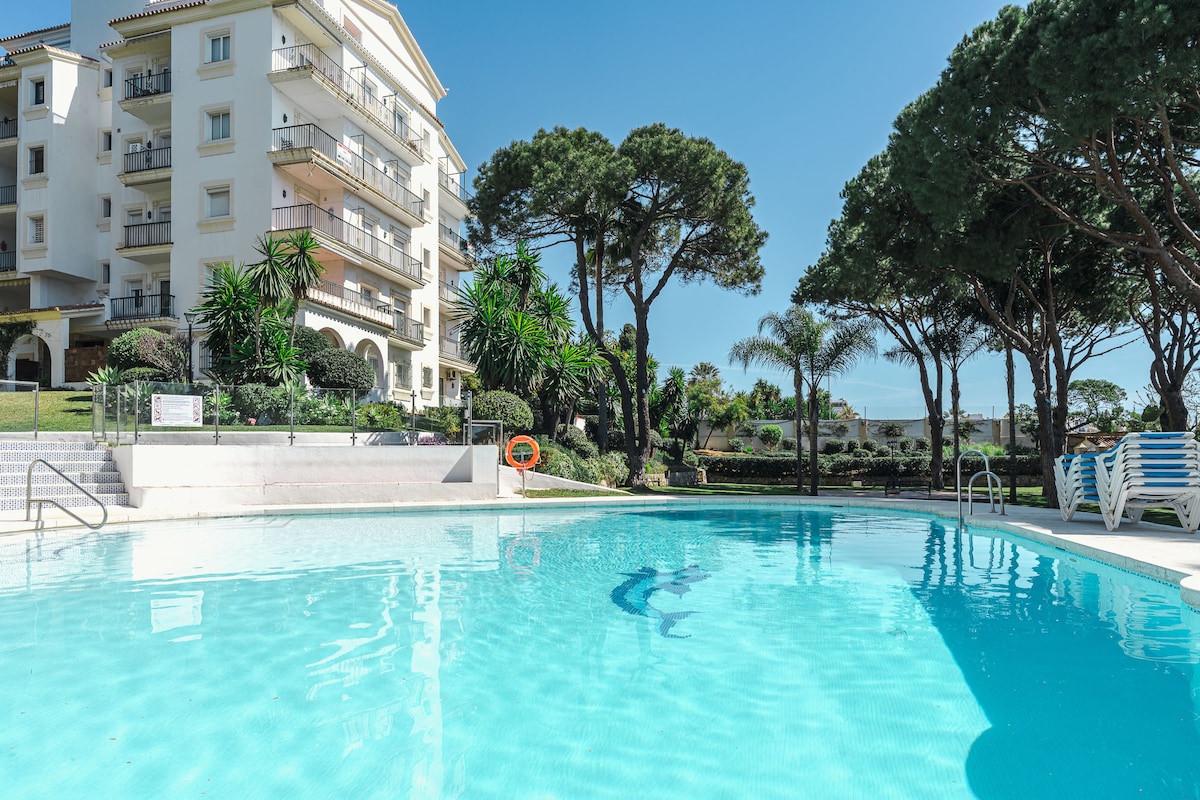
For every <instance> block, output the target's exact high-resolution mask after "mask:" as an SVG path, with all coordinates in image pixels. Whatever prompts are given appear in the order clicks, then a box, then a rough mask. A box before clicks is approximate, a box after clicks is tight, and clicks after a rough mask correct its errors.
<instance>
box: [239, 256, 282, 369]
mask: <svg viewBox="0 0 1200 800" xmlns="http://www.w3.org/2000/svg"><path fill="white" fill-rule="evenodd" d="M254 250H255V251H256V252H257V253H258V254H259V255H260V256H262V260H260V261H256V262H255V263H253V264H251V265H250V266H249V275H250V285H251V287H252V288H253V289H254V291H255V293H256V294H257V295H258V313H257V314H256V315H255V320H254V359H255V361H257V362H258V363H259V364H262V317H263V312H265V311H266V310H267V309H269V308H274V307H275V306H277V305H279V303H280V302H282V301H283V299H284V298H285V297H291V295H292V288H291V286H292V273H291V270H290V269H288V263H287V262H288V248H287V242H286V240H285V239H277V238H276V237H274V236H272V235H270V234H268V235H266V236H259V237H258V241H257V242H256V243H255V245H254Z"/></svg>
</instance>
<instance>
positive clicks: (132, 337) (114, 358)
mask: <svg viewBox="0 0 1200 800" xmlns="http://www.w3.org/2000/svg"><path fill="white" fill-rule="evenodd" d="M165 335H166V334H163V333H159V332H158V331H156V330H153V329H151V328H134V329H133V330H131V331H126V332H125V333H122V334H121V335H120V336H118V337H117V338H115V339H113V340H112V344H110V345H109V346H108V356H107V360H108V365H109V366H110V367H116V368H117V369H121V370H125V369H133V368H134V367H149V366H151V365H150V364H147V363H146V362H145V361H143V360H142V357H141V356H140V355H139V354H138V349H139V348H138V345H139V343H140V342H141V340H142V339H145V338H148V337H154V336H165Z"/></svg>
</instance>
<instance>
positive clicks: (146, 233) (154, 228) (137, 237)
mask: <svg viewBox="0 0 1200 800" xmlns="http://www.w3.org/2000/svg"><path fill="white" fill-rule="evenodd" d="M156 244H171V221H170V220H167V221H166V222H143V223H141V224H139V225H126V226H125V244H124V247H150V246H152V245H156Z"/></svg>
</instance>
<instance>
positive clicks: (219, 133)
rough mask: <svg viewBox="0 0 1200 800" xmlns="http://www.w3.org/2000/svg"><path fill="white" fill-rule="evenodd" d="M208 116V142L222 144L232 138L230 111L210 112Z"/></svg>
mask: <svg viewBox="0 0 1200 800" xmlns="http://www.w3.org/2000/svg"><path fill="white" fill-rule="evenodd" d="M206 116H207V118H208V141H210V142H220V141H222V140H224V139H228V138H229V137H230V129H229V109H224V110H222V111H209V112H208V114H206Z"/></svg>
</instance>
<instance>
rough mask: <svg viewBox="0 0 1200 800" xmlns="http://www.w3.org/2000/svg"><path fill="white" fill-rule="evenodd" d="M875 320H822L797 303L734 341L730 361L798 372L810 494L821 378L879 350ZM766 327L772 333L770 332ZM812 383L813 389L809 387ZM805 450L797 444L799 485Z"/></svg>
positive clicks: (794, 381) (795, 381)
mask: <svg viewBox="0 0 1200 800" xmlns="http://www.w3.org/2000/svg"><path fill="white" fill-rule="evenodd" d="M871 328H872V325H871V322H870V321H869V320H865V319H857V320H846V321H839V322H831V321H829V320H818V319H816V318H815V317H814V316H813V315H812V312H810V311H809V310H808V309H806V308H804V307H803V306H799V305H796V304H792V305H791V306H790V307H789V308H788V310H787V311H785V312H783V313H782V314H778V313H775V312H772V313H770V314H767V315H766V316H764V317H763V318H762V319H760V320H759V321H758V335H757V336H751V337H749V338H746V339H742V340H741V341H738V342H734V344H733V347H732V348H730V350H729V361H730V363H734V364H741V365H742V367H743V368H744V369H748V368H749V367H750V365H751V364H758V365H760V366H764V367H777V368H780V369H785V370H789V371H791V373H792V384H793V386H794V387H795V390H796V414H795V419H794V420H793V421H794V422H795V425H796V432H797V433H799V431H800V428H801V425H800V420H801V417H800V402H799V401H800V398H801V397H805V396H807V401H808V402H807V405H808V458H809V462H808V466H809V492H808V493H809V494H811V495H813V496H814V497H815V496H816V495H817V487H818V477H819V476H818V475H817V417H818V412H819V411H820V396H819V394H818V392H819V390H820V388H821V382H822V381H824V380H825V378H827V377H832V376H834V375H840V374H842V373H844V372H846V371H847V370H849V369H850V368H851V367H852V366H854V364H855V362H857V361H858V360H859V359H860V358H862V357H863V356H866V355H873V354H874V353H875V337H874V335H873V333H872V330H871ZM764 332H766V333H767V334H769V335H764ZM806 387H807V391H806ZM801 464H802V454H801V450H800V448H799V447H797V448H796V489H797V490H800V489H802V488H803V482H802V481H803V479H802V477H801Z"/></svg>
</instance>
